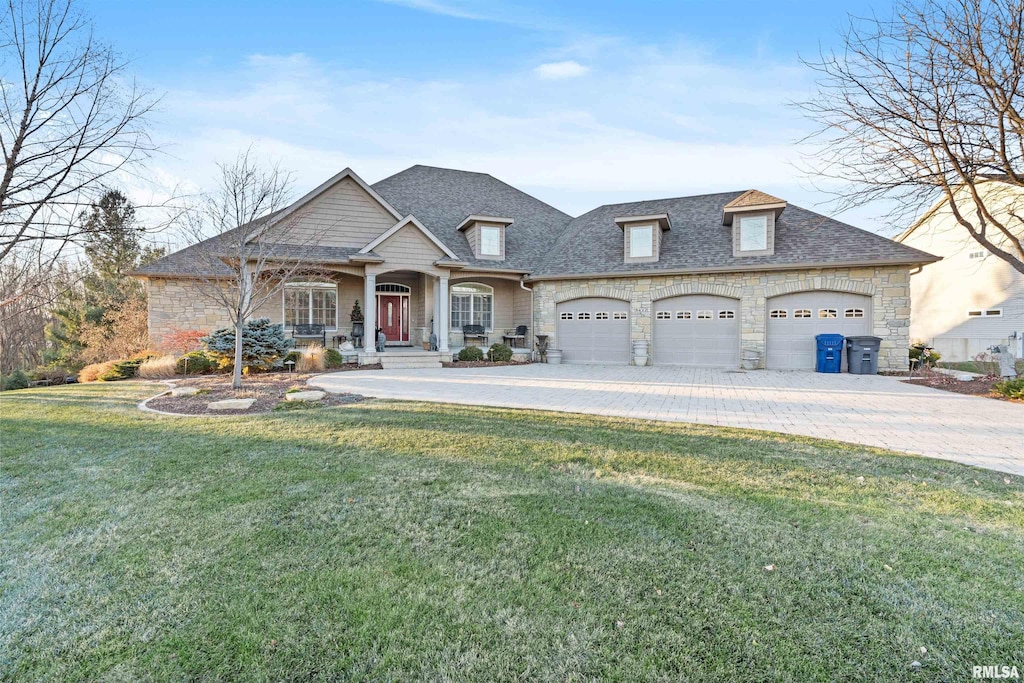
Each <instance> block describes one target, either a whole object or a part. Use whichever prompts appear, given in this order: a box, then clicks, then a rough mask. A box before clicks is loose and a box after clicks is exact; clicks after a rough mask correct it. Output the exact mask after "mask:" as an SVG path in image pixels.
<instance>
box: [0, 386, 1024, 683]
mask: <svg viewBox="0 0 1024 683" xmlns="http://www.w3.org/2000/svg"><path fill="white" fill-rule="evenodd" d="M153 392H154V389H153V386H152V385H149V386H147V385H144V384H142V383H119V384H112V385H111V384H106V385H84V386H70V387H59V388H50V389H40V390H27V391H19V392H10V393H5V394H4V395H3V396H2V398H0V402H2V403H0V415H2V432H0V437H2V442H0V445H2V461H0V464H2V480H0V482H2V489H0V497H2V498H0V499H2V510H0V512H2V535H0V539H2V548H0V549H2V554H0V563H2V564H0V678H3V679H5V680H61V681H64V680H131V681H146V680H190V679H192V680H194V679H201V680H239V679H241V680H275V681H276V680H339V679H340V680H375V681H386V680H396V681H397V680H413V679H419V680H487V681H491V680H518V679H522V680H562V681H564V680H568V681H582V680H597V679H601V680H666V681H677V680H694V681H696V680H728V681H738V680H756V681H764V680H789V681H800V682H806V681H816V680H822V681H825V680H829V681H831V680H866V681H881V680H921V681H937V680H938V681H944V680H949V681H963V680H968V679H970V675H971V670H970V667H971V666H972V665H975V664H979V665H980V664H1006V665H1013V664H1016V665H1017V666H1018V667H1020V666H1021V665H1024V654H1022V653H1024V649H1022V647H1021V643H1022V642H1024V572H1022V571H1021V567H1022V563H1024V481H1022V479H1021V478H1016V477H1008V475H1003V474H999V473H994V472H987V471H984V470H978V469H972V468H968V467H964V466H961V465H957V464H954V463H945V462H939V461H932V460H925V459H920V458H911V457H906V456H899V455H894V454H888V453H885V452H882V451H877V450H872V449H867V448H863V447H856V446H849V445H842V444H836V443H830V442H823V441H816V440H813V439H807V438H798V437H783V436H778V435H771V434H766V433H760V432H750V431H742V430H731V429H716V428H711V427H699V426H687V425H669V424H662V423H645V422H639V421H630V420H619V419H603V418H596V417H584V416H573V415H564V414H552V413H539V412H527V411H509V410H499V409H488V408H478V409H474V408H466V407H453V406H438V405H424V404H415V403H397V402H369V403H362V404H356V405H352V406H346V407H340V408H320V409H308V410H300V411H284V412H275V413H273V414H271V415H268V416H261V417H256V418H254V417H228V418H202V419H189V418H165V417H159V416H152V415H146V414H142V413H140V412H139V411H137V410H136V409H135V402H136V401H138V400H139V399H141V398H143V397H145V396H147V395H149V394H150V393H153ZM861 477H863V479H862V480H861V479H860V478H861ZM1007 481H1008V482H1009V483H1007ZM766 565H774V571H766V570H765V568H764V567H765V566H766ZM920 648H925V649H926V652H922V651H921V649H920ZM914 660H917V661H919V662H921V664H922V666H921V668H920V670H917V671H914V670H912V669H911V662H913V661H914Z"/></svg>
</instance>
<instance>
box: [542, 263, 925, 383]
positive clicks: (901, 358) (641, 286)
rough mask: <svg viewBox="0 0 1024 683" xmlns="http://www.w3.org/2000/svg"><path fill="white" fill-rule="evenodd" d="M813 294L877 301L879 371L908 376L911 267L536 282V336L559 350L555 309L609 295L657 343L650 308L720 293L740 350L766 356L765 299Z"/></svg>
mask: <svg viewBox="0 0 1024 683" xmlns="http://www.w3.org/2000/svg"><path fill="white" fill-rule="evenodd" d="M810 290H831V291H839V292H850V293H855V294H865V295H868V296H871V297H872V316H873V328H874V334H875V336H877V337H881V338H882V344H881V352H880V354H879V359H878V367H879V369H880V370H905V369H906V368H907V362H908V355H907V354H908V346H909V343H910V270H909V267H908V266H884V267H874V268H836V269H808V270H800V271H752V272H742V273H717V274H707V275H657V276H654V275H652V276H644V277H614V278H594V279H590V280H552V281H541V282H537V283H535V284H534V320H535V323H536V326H537V330H536V333H537V334H547V335H549V336H550V338H551V342H550V343H551V345H552V347H553V348H557V347H558V340H557V339H556V335H555V309H556V306H557V304H559V303H561V302H562V301H569V300H572V299H579V298H583V297H607V298H612V299H620V300H623V301H629V302H630V326H631V337H632V341H640V340H645V341H647V342H651V336H652V335H651V331H652V309H653V306H652V303H653V302H654V301H657V300H659V299H664V298H668V297H671V296H680V295H684V294H715V295H719V296H728V297H732V298H735V299H738V300H739V301H740V311H741V314H740V317H741V321H740V322H741V328H740V335H741V340H740V343H741V346H742V348H743V350H744V351H754V352H756V353H757V354H758V355H759V356H760V358H761V364H762V367H763V365H764V358H765V352H766V334H765V330H766V320H767V300H768V299H769V298H771V297H774V296H779V295H782V294H790V293H794V292H801V291H810Z"/></svg>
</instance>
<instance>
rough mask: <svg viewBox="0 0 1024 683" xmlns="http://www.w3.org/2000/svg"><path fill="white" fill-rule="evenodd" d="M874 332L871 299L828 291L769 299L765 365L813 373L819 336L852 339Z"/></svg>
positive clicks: (844, 352) (800, 293)
mask: <svg viewBox="0 0 1024 683" xmlns="http://www.w3.org/2000/svg"><path fill="white" fill-rule="evenodd" d="M871 333H872V326H871V297H868V296H863V295H860V294H844V293H842V292H824V291H815V292H799V293H797V294H786V295H784V296H777V297H773V298H771V299H768V324H767V335H768V357H767V358H766V359H765V366H766V367H767V368H769V369H770V370H813V369H814V358H815V353H816V350H817V344H816V342H815V341H814V337H815V336H816V335H819V334H841V335H843V336H844V337H850V336H858V335H870V334H871ZM843 371H844V372H845V371H846V351H845V349H844V350H843Z"/></svg>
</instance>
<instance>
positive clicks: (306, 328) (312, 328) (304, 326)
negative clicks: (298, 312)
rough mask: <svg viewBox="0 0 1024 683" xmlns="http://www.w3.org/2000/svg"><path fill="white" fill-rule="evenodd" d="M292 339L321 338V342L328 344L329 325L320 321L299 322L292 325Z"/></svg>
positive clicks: (313, 339)
mask: <svg viewBox="0 0 1024 683" xmlns="http://www.w3.org/2000/svg"><path fill="white" fill-rule="evenodd" d="M292 339H293V340H299V339H308V340H309V341H315V340H317V339H319V340H320V343H321V344H323V345H324V347H326V346H327V326H326V325H322V324H320V323H297V324H296V325H293V326H292Z"/></svg>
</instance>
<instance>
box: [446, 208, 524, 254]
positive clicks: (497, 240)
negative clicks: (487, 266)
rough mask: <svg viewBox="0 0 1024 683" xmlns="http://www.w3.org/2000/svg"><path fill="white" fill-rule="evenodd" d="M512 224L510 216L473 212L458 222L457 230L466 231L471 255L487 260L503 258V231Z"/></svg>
mask: <svg viewBox="0 0 1024 683" xmlns="http://www.w3.org/2000/svg"><path fill="white" fill-rule="evenodd" d="M510 225H512V219H511V218H499V217H498V216H484V215H478V214H473V215H471V216H466V219H465V220H464V221H462V222H461V223H459V225H458V228H457V229H458V230H459V231H460V232H465V233H466V241H468V242H469V246H470V247H471V248H472V249H473V257H474V258H478V259H484V260H487V261H503V260H504V259H505V231H506V230H507V229H508V227H509V226H510Z"/></svg>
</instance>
